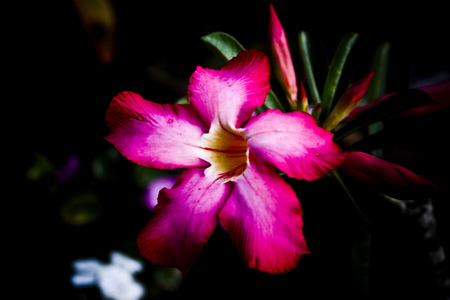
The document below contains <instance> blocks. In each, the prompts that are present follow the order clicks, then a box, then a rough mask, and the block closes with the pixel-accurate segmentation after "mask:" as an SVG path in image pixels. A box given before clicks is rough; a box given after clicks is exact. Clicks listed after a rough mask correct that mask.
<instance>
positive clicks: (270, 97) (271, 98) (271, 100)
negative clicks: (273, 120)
mask: <svg viewBox="0 0 450 300" xmlns="http://www.w3.org/2000/svg"><path fill="white" fill-rule="evenodd" d="M269 108H270V109H279V110H281V111H282V112H286V111H285V109H284V107H283V105H281V102H280V100H278V97H277V96H276V95H275V93H274V92H273V91H272V90H270V91H269V93H268V94H267V97H266V102H265V103H264V104H263V110H267V109H269Z"/></svg>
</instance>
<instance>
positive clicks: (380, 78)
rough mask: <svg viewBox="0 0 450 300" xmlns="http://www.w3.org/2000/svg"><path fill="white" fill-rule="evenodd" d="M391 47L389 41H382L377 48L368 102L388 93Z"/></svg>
mask: <svg viewBox="0 0 450 300" xmlns="http://www.w3.org/2000/svg"><path fill="white" fill-rule="evenodd" d="M390 48H391V45H390V44H389V43H382V44H380V45H378V47H377V49H376V50H375V55H374V57H373V61H372V66H371V69H372V70H373V71H374V74H373V77H372V81H371V82H370V85H369V88H368V89H367V92H366V98H367V99H366V101H367V103H370V102H372V101H373V100H375V99H377V98H379V97H381V96H383V95H385V94H386V85H387V77H388V65H389V52H390Z"/></svg>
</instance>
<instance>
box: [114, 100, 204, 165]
mask: <svg viewBox="0 0 450 300" xmlns="http://www.w3.org/2000/svg"><path fill="white" fill-rule="evenodd" d="M106 121H107V123H108V127H109V129H110V131H111V132H110V134H109V135H108V136H107V137H106V139H107V140H108V141H109V142H111V143H112V144H113V145H114V146H115V147H116V148H117V150H118V151H119V152H121V153H122V154H123V155H124V156H125V157H127V158H128V159H129V160H131V161H133V162H135V163H137V164H140V165H143V166H146V167H150V168H161V169H171V168H183V167H192V166H205V165H207V163H206V162H204V161H203V160H201V159H199V158H198V157H197V154H196V151H197V148H196V147H192V146H193V145H195V144H196V143H198V142H199V141H200V137H201V135H202V134H203V133H205V132H207V128H206V127H205V124H204V123H203V122H202V121H201V119H200V118H199V117H198V115H197V113H196V112H195V110H194V108H193V107H192V106H190V105H170V104H162V105H161V104H157V103H153V102H151V101H147V100H145V99H144V98H142V97H141V96H140V95H138V94H135V93H132V92H123V93H121V94H119V95H117V96H116V97H114V99H113V100H112V102H111V104H110V105H109V108H108V110H107V113H106Z"/></svg>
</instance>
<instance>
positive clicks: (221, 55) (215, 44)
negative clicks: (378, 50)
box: [201, 31, 245, 64]
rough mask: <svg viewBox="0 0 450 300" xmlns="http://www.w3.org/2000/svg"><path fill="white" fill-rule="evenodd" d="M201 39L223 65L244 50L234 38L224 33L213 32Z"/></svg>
mask: <svg viewBox="0 0 450 300" xmlns="http://www.w3.org/2000/svg"><path fill="white" fill-rule="evenodd" d="M201 39H202V40H203V41H204V42H205V44H206V46H207V47H208V48H209V49H211V51H212V52H213V53H214V55H215V56H216V57H217V58H218V59H219V60H220V61H221V62H222V63H223V64H226V63H227V62H228V61H229V60H230V59H232V58H233V57H235V56H236V55H237V54H238V53H239V52H240V51H242V50H245V49H244V47H243V46H242V45H241V44H240V43H239V42H238V41H237V40H236V39H235V38H234V37H232V36H231V35H229V34H228V33H225V32H220V31H218V32H213V33H210V34H208V35H205V36H202V37H201Z"/></svg>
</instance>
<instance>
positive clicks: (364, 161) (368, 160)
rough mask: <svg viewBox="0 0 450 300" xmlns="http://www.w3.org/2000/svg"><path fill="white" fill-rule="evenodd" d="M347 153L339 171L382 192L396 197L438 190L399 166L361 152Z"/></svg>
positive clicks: (420, 177)
mask: <svg viewBox="0 0 450 300" xmlns="http://www.w3.org/2000/svg"><path fill="white" fill-rule="evenodd" d="M348 153H349V156H348V158H347V160H346V161H345V162H344V163H343V164H342V165H341V170H342V171H344V172H345V173H346V174H347V175H349V176H351V177H353V178H355V179H356V180H359V181H362V182H364V183H367V184H369V185H371V186H373V187H375V188H377V189H380V190H381V191H382V192H387V193H388V194H392V193H395V195H396V196H399V195H400V194H405V193H407V192H409V194H408V196H410V195H418V194H419V193H430V192H432V191H437V190H438V187H437V186H436V185H434V184H433V183H431V182H430V181H429V180H428V179H426V178H424V177H422V176H420V175H417V174H415V173H413V172H411V171H410V170H408V169H406V168H404V167H402V166H400V165H397V164H394V163H391V162H387V161H384V160H382V159H380V158H377V157H375V156H372V155H370V154H367V153H363V152H353V151H348Z"/></svg>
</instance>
